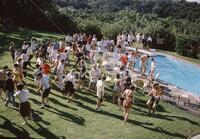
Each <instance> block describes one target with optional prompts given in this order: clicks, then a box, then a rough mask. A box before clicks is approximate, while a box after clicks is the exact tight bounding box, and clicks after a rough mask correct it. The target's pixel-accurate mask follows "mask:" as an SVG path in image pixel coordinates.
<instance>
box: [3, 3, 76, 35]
mask: <svg viewBox="0 0 200 139" xmlns="http://www.w3.org/2000/svg"><path fill="white" fill-rule="evenodd" d="M33 2H34V3H33ZM37 6H38V7H37ZM0 7H1V8H0V23H3V24H4V25H6V26H12V27H13V26H16V27H18V26H21V27H26V28H31V29H36V30H45V31H56V32H60V30H59V29H58V28H57V27H55V25H54V23H55V24H56V25H57V26H58V27H59V28H61V30H63V31H65V32H73V31H75V30H76V25H75V23H74V22H73V21H72V20H71V19H70V18H69V17H68V16H66V15H64V14H61V13H60V12H59V10H58V8H57V7H56V6H55V5H54V4H53V3H52V0H1V1H0ZM41 11H43V12H41ZM48 18H49V19H48ZM51 20H52V21H51ZM52 22H53V23H52Z"/></svg>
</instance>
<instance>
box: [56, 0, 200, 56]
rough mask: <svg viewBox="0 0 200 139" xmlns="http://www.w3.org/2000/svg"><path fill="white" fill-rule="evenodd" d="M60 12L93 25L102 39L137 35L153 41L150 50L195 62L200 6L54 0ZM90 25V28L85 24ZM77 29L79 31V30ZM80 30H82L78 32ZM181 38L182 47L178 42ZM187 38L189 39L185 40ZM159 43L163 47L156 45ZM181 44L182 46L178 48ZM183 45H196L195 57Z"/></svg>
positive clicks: (146, 0) (154, 0)
mask: <svg viewBox="0 0 200 139" xmlns="http://www.w3.org/2000/svg"><path fill="white" fill-rule="evenodd" d="M55 2H56V3H57V4H58V5H59V7H60V11H61V12H62V13H64V14H66V15H68V16H70V17H75V18H73V19H74V21H76V23H77V24H78V25H81V26H83V25H84V26H87V25H89V26H90V25H91V24H93V25H95V26H96V27H98V30H99V29H100V31H101V33H102V34H103V36H104V37H108V38H111V39H116V35H117V33H119V32H122V31H132V32H140V33H144V34H146V35H151V36H152V37H153V44H154V45H153V47H154V48H158V49H162V50H169V51H177V53H178V54H181V55H184V56H188V57H193V58H197V55H200V54H198V53H199V47H200V45H199V43H198V40H199V38H198V37H196V39H195V40H196V41H194V39H193V38H194V36H199V35H200V4H198V3H196V2H186V1H184V0H181V1H178V0H177V1H176V0H109V1H107V0H82V1H78V0H57V1H55ZM88 23H89V24H88ZM81 26H79V27H81ZM79 29H81V28H79ZM180 36H185V37H182V40H184V39H185V41H183V42H182V43H179V42H180ZM188 38H189V39H188ZM158 39H159V40H162V43H158ZM186 42H187V44H185V43H186ZM180 44H181V45H180ZM185 45H191V46H193V45H195V47H192V49H195V53H193V52H192V53H187V54H186V53H185V52H184V53H182V52H180V51H182V50H183V49H184V50H185V49H187V51H188V52H190V51H191V49H190V48H189V47H184V46H185Z"/></svg>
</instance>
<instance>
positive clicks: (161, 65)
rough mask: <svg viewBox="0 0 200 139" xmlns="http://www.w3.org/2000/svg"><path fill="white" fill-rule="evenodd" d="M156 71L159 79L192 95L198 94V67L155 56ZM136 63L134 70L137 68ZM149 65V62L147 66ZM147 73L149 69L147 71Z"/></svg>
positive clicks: (199, 86) (199, 80)
mask: <svg viewBox="0 0 200 139" xmlns="http://www.w3.org/2000/svg"><path fill="white" fill-rule="evenodd" d="M154 58H155V61H156V71H155V74H157V73H160V76H159V79H161V80H163V81H166V82H168V83H171V84H174V85H176V86H178V87H180V88H182V89H184V90H186V91H189V92H191V93H193V94H199V93H200V67H198V66H195V65H193V64H189V63H186V62H183V61H181V60H177V59H174V58H171V57H168V56H162V55H158V56H155V57H154ZM138 63H139V62H137V65H136V68H137V69H138V67H139V64H138ZM149 65H150V60H149V62H148V66H149ZM147 72H149V69H148V70H147Z"/></svg>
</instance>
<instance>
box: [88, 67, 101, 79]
mask: <svg viewBox="0 0 200 139" xmlns="http://www.w3.org/2000/svg"><path fill="white" fill-rule="evenodd" d="M90 75H91V76H92V78H93V79H97V78H98V77H99V70H98V69H96V70H95V69H94V68H92V69H91V70H90Z"/></svg>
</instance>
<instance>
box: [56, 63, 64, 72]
mask: <svg viewBox="0 0 200 139" xmlns="http://www.w3.org/2000/svg"><path fill="white" fill-rule="evenodd" d="M64 68H65V65H64V64H62V63H59V64H58V67H57V73H61V74H63V72H64Z"/></svg>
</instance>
